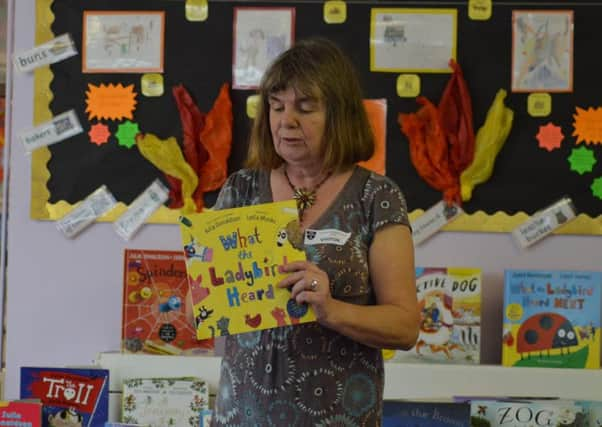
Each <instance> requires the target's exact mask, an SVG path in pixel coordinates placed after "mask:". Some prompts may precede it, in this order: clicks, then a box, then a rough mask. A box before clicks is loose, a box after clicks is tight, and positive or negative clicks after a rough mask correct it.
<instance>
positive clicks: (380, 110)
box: [358, 99, 387, 175]
mask: <svg viewBox="0 0 602 427" xmlns="http://www.w3.org/2000/svg"><path fill="white" fill-rule="evenodd" d="M364 109H365V110H366V114H367V115H368V121H369V122H370V126H371V127H372V133H373V134H374V154H372V157H370V158H369V159H368V160H366V161H365V162H359V163H358V164H359V165H360V166H363V167H365V168H366V169H370V170H371V171H373V172H376V173H378V174H381V175H384V174H385V172H386V171H385V168H386V151H387V150H386V145H387V100H386V99H364Z"/></svg>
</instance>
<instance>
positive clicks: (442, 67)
mask: <svg viewBox="0 0 602 427" xmlns="http://www.w3.org/2000/svg"><path fill="white" fill-rule="evenodd" d="M456 21H457V11H456V9H396V8H386V9H384V8H373V9H372V11H371V17H370V70H371V71H384V72H392V73H397V72H416V73H451V68H450V67H449V65H448V64H449V60H450V59H454V60H455V59H456V38H457V22H456Z"/></svg>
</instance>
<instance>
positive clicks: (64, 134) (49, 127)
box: [19, 110, 83, 153]
mask: <svg viewBox="0 0 602 427" xmlns="http://www.w3.org/2000/svg"><path fill="white" fill-rule="evenodd" d="M82 132H83V129H82V127H81V125H80V124H79V120H78V118H77V114H76V113H75V110H69V111H67V112H65V113H62V114H59V115H58V116H56V117H53V118H52V120H50V121H48V122H45V123H42V124H41V125H39V126H36V127H35V128H33V129H31V130H28V131H25V132H21V133H20V134H19V139H20V140H21V142H22V143H23V145H24V146H25V151H27V152H28V153H31V152H32V151H33V150H35V149H36V148H39V147H43V146H46V145H50V144H54V143H56V142H59V141H63V140H65V139H67V138H71V137H72V136H75V135H77V134H79V133H82Z"/></svg>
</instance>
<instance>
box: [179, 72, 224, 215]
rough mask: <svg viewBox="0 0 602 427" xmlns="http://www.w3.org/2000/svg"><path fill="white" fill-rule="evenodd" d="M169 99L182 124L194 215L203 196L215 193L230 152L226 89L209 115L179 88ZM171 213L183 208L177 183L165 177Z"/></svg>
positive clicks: (181, 87) (221, 181) (199, 207)
mask: <svg viewBox="0 0 602 427" xmlns="http://www.w3.org/2000/svg"><path fill="white" fill-rule="evenodd" d="M173 95H174V98H175V100H176V104H177V106H178V109H179V112H180V120H181V121H182V130H183V134H184V138H183V152H184V157H185V158H186V161H187V162H188V163H189V164H190V166H191V167H192V169H193V170H194V171H195V173H196V174H197V176H198V180H199V183H198V186H197V187H196V189H195V191H194V194H193V199H194V202H195V204H196V209H197V212H200V211H201V210H202V209H203V207H204V201H203V194H204V193H206V192H208V191H213V190H217V189H219V188H220V187H221V186H222V185H223V183H224V182H225V181H226V178H227V174H228V157H229V156H230V151H231V148H232V121H233V117H232V102H231V101H230V91H229V85H228V84H227V83H224V84H223V85H222V87H221V89H220V92H219V95H218V97H217V99H216V100H215V102H214V104H213V107H212V108H211V111H209V112H208V113H203V112H202V111H200V109H199V108H198V107H197V106H196V104H195V103H194V101H193V100H192V97H191V96H190V94H189V93H188V92H187V90H186V89H185V88H184V86H182V85H179V86H176V87H174V89H173ZM167 178H168V182H169V185H170V205H169V207H170V208H172V209H175V208H179V207H181V206H182V205H183V200H182V194H181V183H180V182H179V180H178V179H177V178H174V177H170V176H168V177H167Z"/></svg>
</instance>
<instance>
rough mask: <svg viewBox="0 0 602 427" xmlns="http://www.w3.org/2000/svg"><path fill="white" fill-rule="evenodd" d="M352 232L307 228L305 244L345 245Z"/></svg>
mask: <svg viewBox="0 0 602 427" xmlns="http://www.w3.org/2000/svg"><path fill="white" fill-rule="evenodd" d="M350 237H351V233H346V232H344V231H341V230H335V229H333V228H328V229H326V230H312V229H309V228H308V229H307V230H305V240H304V243H305V245H339V246H341V245H344V244H345V243H347V241H348V240H349V238H350Z"/></svg>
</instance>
